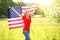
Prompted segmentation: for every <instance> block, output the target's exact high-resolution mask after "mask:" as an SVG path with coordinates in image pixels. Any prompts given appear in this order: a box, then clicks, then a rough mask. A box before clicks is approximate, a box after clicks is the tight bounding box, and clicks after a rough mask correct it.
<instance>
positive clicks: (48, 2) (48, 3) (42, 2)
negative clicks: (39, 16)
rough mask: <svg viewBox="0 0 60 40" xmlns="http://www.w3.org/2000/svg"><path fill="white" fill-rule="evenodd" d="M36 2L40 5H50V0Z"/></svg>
mask: <svg viewBox="0 0 60 40" xmlns="http://www.w3.org/2000/svg"><path fill="white" fill-rule="evenodd" d="M38 3H39V4H42V5H50V4H51V3H52V0H39V2H38Z"/></svg>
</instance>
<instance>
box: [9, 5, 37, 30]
mask: <svg viewBox="0 0 60 40" xmlns="http://www.w3.org/2000/svg"><path fill="white" fill-rule="evenodd" d="M14 9H15V10H16V11H17V12H18V13H20V15H23V14H24V12H25V10H28V11H29V14H31V15H33V13H34V12H35V9H36V6H30V7H27V6H22V7H20V6H14ZM8 27H9V29H14V28H20V27H24V21H23V20H22V18H21V17H20V16H18V15H17V14H16V13H15V12H14V11H13V10H12V9H11V8H8Z"/></svg>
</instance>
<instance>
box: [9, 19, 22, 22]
mask: <svg viewBox="0 0 60 40" xmlns="http://www.w3.org/2000/svg"><path fill="white" fill-rule="evenodd" d="M20 20H22V19H16V20H8V22H13V21H20Z"/></svg>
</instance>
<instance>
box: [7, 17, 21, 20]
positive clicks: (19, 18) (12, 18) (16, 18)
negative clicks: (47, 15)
mask: <svg viewBox="0 0 60 40" xmlns="http://www.w3.org/2000/svg"><path fill="white" fill-rule="evenodd" d="M17 19H22V18H21V17H18V18H10V19H8V20H17Z"/></svg>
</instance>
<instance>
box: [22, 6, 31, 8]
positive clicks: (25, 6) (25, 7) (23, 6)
mask: <svg viewBox="0 0 60 40" xmlns="http://www.w3.org/2000/svg"><path fill="white" fill-rule="evenodd" d="M22 8H30V7H28V6H23V7H22Z"/></svg>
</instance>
